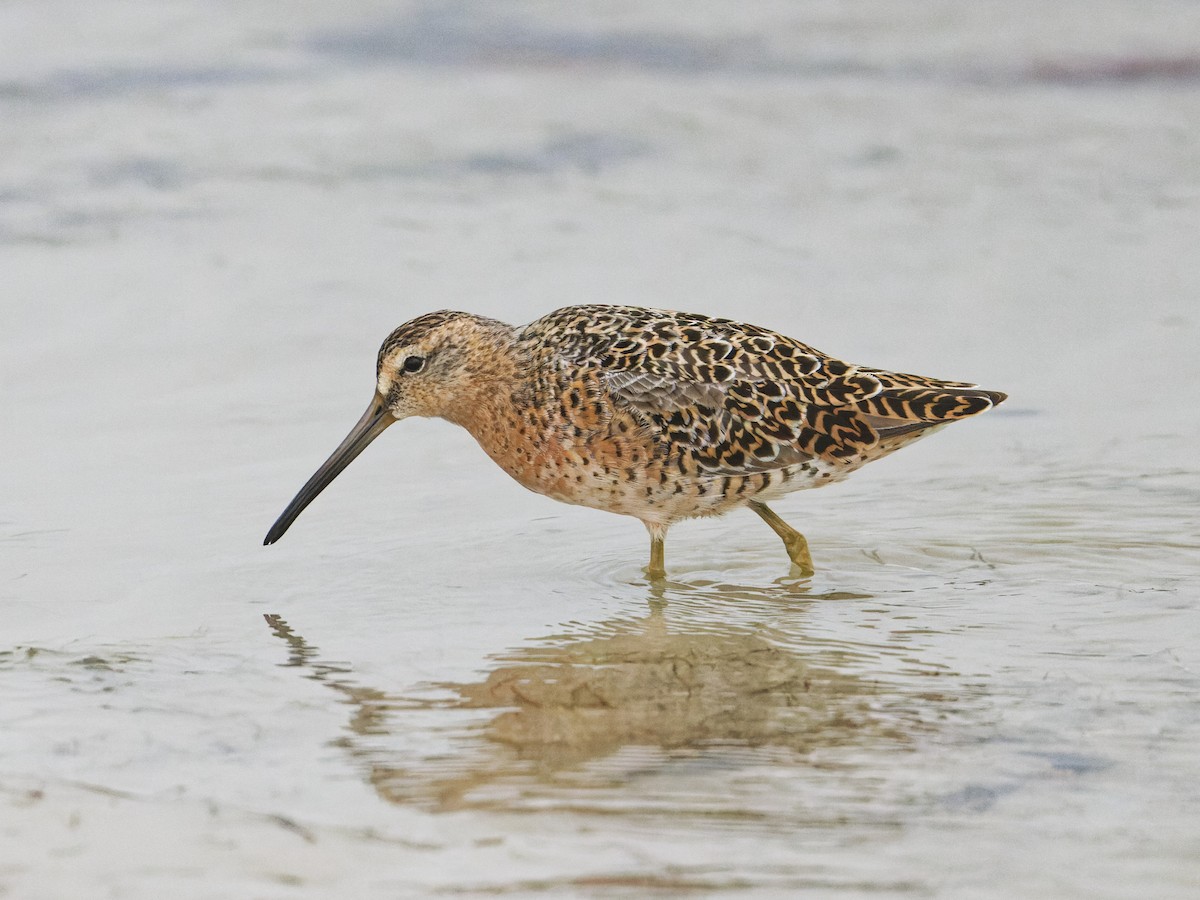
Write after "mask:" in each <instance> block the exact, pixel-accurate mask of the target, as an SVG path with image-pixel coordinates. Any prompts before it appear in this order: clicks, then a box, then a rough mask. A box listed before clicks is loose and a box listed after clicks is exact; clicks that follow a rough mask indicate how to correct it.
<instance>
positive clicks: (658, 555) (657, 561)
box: [646, 524, 667, 580]
mask: <svg viewBox="0 0 1200 900" xmlns="http://www.w3.org/2000/svg"><path fill="white" fill-rule="evenodd" d="M646 530H647V531H649V532H650V565H648V566H646V577H647V578H649V579H651V580H656V579H659V578H666V577H667V570H666V568H665V567H664V565H663V541H664V540H665V539H666V536H667V529H666V528H663V527H662V526H661V525H650V524H647V525H646Z"/></svg>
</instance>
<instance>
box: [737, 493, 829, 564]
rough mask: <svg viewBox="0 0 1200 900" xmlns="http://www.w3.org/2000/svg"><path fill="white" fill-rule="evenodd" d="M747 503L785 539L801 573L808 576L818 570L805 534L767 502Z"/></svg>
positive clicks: (793, 561) (788, 550) (789, 553)
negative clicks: (786, 520)
mask: <svg viewBox="0 0 1200 900" xmlns="http://www.w3.org/2000/svg"><path fill="white" fill-rule="evenodd" d="M747 505H748V506H749V507H750V508H751V509H752V510H754V511H755V512H756V513H758V514H759V516H761V517H762V520H763V521H764V522H766V523H767V524H768V525H770V526H771V530H772V531H774V532H775V533H776V534H777V535H779V537H780V538H781V539H782V540H783V546H784V547H786V548H787V554H788V556H789V557H790V558H791V560H792V565H794V566H795V567H796V568H797V569H799V570H800V574H801V575H803V576H804V577H806V578H807V577H808V576H810V575H813V574H814V573H815V572H816V570H815V569H814V568H813V561H812V554H810V553H809V552H808V541H806V540H805V539H804V535H802V534H801V533H800V532H798V531H797V530H796V529H795V528H793V527H792V526H791V525H789V524H788V523H787V522H785V521H783V519H781V518H779V516H777V515H775V513H773V512H771V510H770V509H768V508H767V505H766V504H765V503H759V502H758V501H757V500H751V501H750V502H749V504H747Z"/></svg>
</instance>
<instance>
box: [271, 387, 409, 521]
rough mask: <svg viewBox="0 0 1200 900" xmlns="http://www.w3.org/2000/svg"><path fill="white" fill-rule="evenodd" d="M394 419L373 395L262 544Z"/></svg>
mask: <svg viewBox="0 0 1200 900" xmlns="http://www.w3.org/2000/svg"><path fill="white" fill-rule="evenodd" d="M395 421H396V417H395V416H393V415H392V414H391V412H389V411H388V408H387V406H386V405H385V404H384V402H383V398H382V397H380V396H379V394H376V395H375V399H374V400H372V401H371V405H370V406H368V407H367V411H366V412H365V413H363V417H362V418H361V419H359V420H358V424H357V425H355V426H354V427H353V428H352V429H350V433H349V434H348V435H346V439H345V440H344V441H342V442H341V443H340V444H338V448H337V449H336V450H334V451H333V454H332V455H331V456H330V457H329V459H327V460H325V462H324V463H322V464H321V468H319V469H317V471H316V472H315V473H314V474H313V477H312V478H310V479H308V483H307V484H305V485H304V487H302V488H300V493H298V494H297V495H296V496H295V497H293V498H292V502H291V503H289V504H288V505H287V509H285V510H284V511H283V513H282V515H280V517H279V518H278V519H276V520H275V524H274V525H272V526H271V530H270V531H268V532H267V536H266V538H265V539H264V540H263V544H264V545H266V544H273V543H275V542H276V541H277V540H279V539H280V538H281V537H283V533H284V532H285V531H287V530H288V528H289V527H290V526H291V524H292V523H293V522H295V521H296V517H297V516H298V515H300V513H302V512H304V507H306V506H308V504H310V503H312V502H313V500H315V499H316V496H317V494H319V493H321V491H323V490H325V488H326V487H328V486H329V482H331V481H333V479H335V478H337V477H338V475H339V474H341V471H342V469H344V468H346V466H348V465H350V463H351V462H353V461H354V457H356V456H358V454H360V453H362V452H363V450H364V449H366V446H367V444H369V443H371V441H373V440H375V438H377V437H379V435H381V434H382V433H383V431H384V429H385V428H387V427H388V426H389V425H391V424H392V423H393V422H395Z"/></svg>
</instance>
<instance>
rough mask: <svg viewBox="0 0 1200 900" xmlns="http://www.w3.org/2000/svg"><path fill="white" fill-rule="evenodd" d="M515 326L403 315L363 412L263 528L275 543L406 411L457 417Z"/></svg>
mask: <svg viewBox="0 0 1200 900" xmlns="http://www.w3.org/2000/svg"><path fill="white" fill-rule="evenodd" d="M512 339H513V329H512V327H511V326H509V325H505V324H504V323H503V322H497V321H496V320H495V319H487V318H484V317H482V316H475V315H471V314H470V313H463V312H453V311H450V310H442V311H440V312H433V313H427V314H426V315H423V316H419V317H418V318H416V319H413V320H412V321H411V322H406V323H404V324H403V325H401V326H400V327H399V328H397V329H396V330H395V331H393V332H392V333H391V334H389V335H388V336H387V339H386V340H385V341H384V342H383V346H381V347H380V348H379V356H378V358H377V360H376V365H375V396H374V397H373V398H372V399H371V404H370V406H368V407H367V411H366V412H365V413H363V415H362V418H360V419H359V420H358V423H357V424H356V425H355V426H354V427H353V428H352V429H351V430H350V433H349V434H348V435H346V438H345V440H343V441H342V442H341V444H339V445H338V447H337V449H336V450H334V451H333V453H332V455H331V456H330V457H329V459H327V460H326V461H325V462H324V463H323V464H322V465H321V467H320V468H319V469H317V471H316V472H315V473H314V474H313V476H312V478H310V479H309V480H308V483H307V484H305V485H304V487H302V488H301V489H300V492H299V493H298V494H296V496H295V498H294V499H293V500H292V502H291V503H289V504H288V506H287V508H286V509H285V510H284V511H283V513H282V514H281V515H280V516H279V519H278V520H277V521H276V522H275V524H274V525H272V526H271V530H270V531H269V532H267V537H266V539H265V540H264V541H263V543H264V544H273V543H275V542H276V541H277V540H279V539H280V538H281V537H283V533H284V532H285V531H287V529H288V527H289V526H290V525H291V524H292V522H294V521H295V520H296V517H297V516H299V515H300V513H301V512H303V511H304V508H305V507H306V506H308V504H309V503H311V502H312V501H313V500H314V499H315V498H316V496H317V495H318V494H319V493H321V491H323V490H324V489H325V488H326V487H327V486H328V485H329V483H330V482H331V481H333V479H334V478H336V477H337V476H338V475H339V474H340V473H341V471H342V470H343V469H345V468H346V466H348V465H350V463H351V462H352V461H353V460H354V458H355V457H357V456H358V454H360V453H362V451H363V450H364V449H365V448H366V446H367V445H368V444H369V443H371V441H373V440H375V438H377V437H378V436H379V435H380V434H382V433H383V432H384V430H385V429H387V427H388V426H389V425H392V424H393V423H395V422H398V421H400V420H401V419H407V418H409V417H410V416H441V417H443V418H447V419H450V420H452V421H462V420H463V418H464V417H466V416H468V415H469V412H470V409H469V408H470V406H471V404H472V403H473V402H476V400H477V398H478V397H479V396H480V394H481V391H486V390H487V387H488V384H489V382H490V381H491V379H492V378H493V377H494V376H495V375H496V374H497V370H498V368H500V369H504V368H508V369H511V363H509V364H508V365H507V366H504V365H499V366H498V361H499V360H504V359H507V358H508V356H507V351H508V350H509V348H510V346H511V342H512Z"/></svg>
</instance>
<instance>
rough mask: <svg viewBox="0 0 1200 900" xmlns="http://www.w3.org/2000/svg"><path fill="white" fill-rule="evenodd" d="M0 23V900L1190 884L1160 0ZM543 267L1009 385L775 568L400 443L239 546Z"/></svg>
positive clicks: (1189, 54)
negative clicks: (383, 380)
mask: <svg viewBox="0 0 1200 900" xmlns="http://www.w3.org/2000/svg"><path fill="white" fill-rule="evenodd" d="M67 23H71V24H70V25H69V26H68V25H67ZM0 33H3V34H5V36H6V52H5V53H4V54H2V55H0V121H3V122H4V123H5V124H4V126H3V127H0V261H2V263H3V272H4V286H3V291H2V292H0V297H2V298H3V299H2V301H0V304H2V307H0V308H2V309H3V312H4V315H3V328H0V384H2V385H3V399H4V406H3V409H4V415H5V419H6V425H5V427H4V428H3V429H2V430H0V458H2V459H3V462H4V464H3V466H0V584H2V586H0V690H2V695H3V697H4V702H3V704H0V895H4V896H7V895H11V896H13V897H22V898H59V897H64V896H105V897H120V898H150V897H160V896H163V895H164V894H168V893H169V894H170V895H171V896H173V897H197V898H199V897H225V896H239V897H243V896H252V897H314V898H315V897H328V896H363V897H370V896H387V897H397V896H428V895H432V894H438V893H451V894H462V895H468V896H471V895H493V894H502V895H515V896H526V895H534V896H572V897H573V896H604V897H609V896H646V895H648V894H651V893H668V892H669V893H677V894H696V895H707V894H710V893H713V894H716V893H723V894H729V895H732V896H737V895H741V894H746V895H755V896H794V895H796V894H797V893H799V892H803V893H804V896H806V897H856V896H881V895H882V896H913V897H946V898H955V900H958V898H992V897H997V898H999V897H1029V896H1052V897H1062V898H1070V897H1080V898H1082V897H1087V898H1098V897H1099V898H1104V897H1113V898H1118V897H1120V898H1124V897H1129V896H1153V897H1156V898H1173V897H1180V898H1184V897H1192V896H1195V894H1196V891H1197V890H1198V889H1200V828H1198V827H1197V825H1196V810H1197V808H1200V788H1198V787H1197V784H1200V763H1197V761H1196V753H1195V747H1196V746H1197V744H1198V743H1200V651H1198V650H1197V647H1200V640H1198V638H1200V626H1198V625H1197V613H1198V603H1200V599H1198V598H1200V469H1198V467H1197V464H1196V446H1197V443H1198V438H1200V434H1198V432H1200V415H1197V414H1198V413H1200V402H1198V401H1197V400H1196V398H1195V396H1194V392H1193V390H1192V385H1194V384H1196V383H1197V381H1198V380H1200V354H1197V352H1196V348H1197V346H1200V341H1198V329H1200V314H1198V313H1197V311H1196V310H1197V306H1196V298H1197V296H1198V295H1200V261H1198V259H1200V258H1198V256H1197V253H1196V250H1195V248H1196V247H1197V246H1200V168H1198V167H1197V162H1196V149H1195V148H1196V146H1197V126H1196V125H1195V123H1196V122H1200V63H1198V62H1197V60H1200V48H1198V47H1197V46H1196V43H1195V40H1194V35H1196V34H1198V33H1200V9H1197V8H1196V7H1195V5H1194V4H1189V3H1183V2H1161V3H1160V2H1155V3H1150V4H1136V5H1135V4H1123V3H1116V2H1105V3H1101V4H1083V3H1074V2H1068V3H1064V4H1058V5H1056V6H1055V7H1054V8H1053V9H1052V10H1047V9H1046V8H1045V6H1044V5H1043V4H1033V3H1028V4H1026V3H1017V4H1012V3H1007V4H1000V3H984V4H970V5H965V4H957V3H948V2H947V3H935V2H922V3H918V4H909V5H907V6H905V7H904V8H903V9H901V8H899V7H896V6H895V5H894V4H886V3H874V2H870V3H862V4H857V5H855V6H854V7H853V8H852V9H849V10H848V9H847V8H845V7H844V6H843V5H833V4H802V5H796V4H785V3H766V4H757V5H755V6H754V7H753V8H752V9H747V8H738V9H734V8H733V7H728V8H726V7H724V6H719V5H713V6H709V5H703V6H700V7H695V8H693V9H692V10H691V11H690V12H689V13H688V14H687V15H683V14H681V13H680V11H679V9H678V7H677V6H675V5H673V4H666V3H642V4H637V5H633V6H623V7H614V8H613V9H612V10H611V11H608V12H606V13H605V14H604V15H600V14H599V13H593V14H591V15H589V14H587V13H585V12H584V11H582V10H574V9H567V8H558V7H553V6H546V5H541V4H534V3H515V4H511V5H505V6H503V7H496V6H494V5H487V4H472V3H463V4H451V5H445V6H434V5H420V4H411V5H409V4H402V5H400V6H396V5H394V4H384V3H369V2H359V3H353V4H349V5H346V4H342V5H339V6H338V8H337V9H336V10H335V9H334V8H333V7H326V6H321V5H313V6H306V7H298V8H293V9H291V10H290V11H289V14H288V15H287V16H286V17H281V16H280V14H279V11H278V9H277V8H276V7H275V6H269V5H267V4H260V3H242V4H236V5H233V4H230V5H224V6H220V7H214V6H211V5H205V4H198V3H194V2H180V3H176V4H170V5H164V4H150V3H145V2H131V3H128V4H123V5H120V6H119V7H112V6H111V5H108V6H105V7H104V8H101V7H93V6H89V5H86V4H80V3H78V2H66V0H64V2H50V3H36V4H35V3H32V2H17V3H10V4H7V5H6V6H5V7H4V8H3V9H2V10H0ZM580 302H622V303H635V304H641V305H657V306H666V307H672V308H680V309H692V310H697V311H703V312H707V313H711V314H718V315H727V316H731V317H734V318H740V319H744V320H747V321H751V322H755V323H758V324H762V325H766V326H770V327H774V328H777V329H779V330H781V331H784V332H786V333H788V334H792V335H794V336H796V337H798V338H800V339H801V340H804V341H806V342H808V343H811V344H813V345H815V346H817V347H819V348H821V349H823V350H826V351H828V352H830V353H834V354H836V355H839V356H841V357H843V358H846V359H849V360H852V361H855V362H861V363H864V364H869V365H876V366H883V367H889V368H894V369H898V370H901V371H915V372H922V373H926V374H930V375H935V376H940V377H945V378H953V379H962V380H971V381H977V382H979V383H980V384H982V385H984V386H986V387H989V388H994V389H999V390H1005V391H1007V392H1008V393H1009V394H1010V395H1011V399H1010V400H1009V401H1008V402H1007V403H1006V404H1005V405H1004V406H1003V407H1001V408H1000V409H998V410H996V411H994V412H992V413H989V414H988V415H987V416H984V417H981V418H980V419H978V420H973V421H969V422H964V423H962V424H960V425H955V426H954V427H953V428H950V429H946V430H945V431H943V432H941V433H939V434H937V435H935V436H933V437H930V438H929V439H928V440H927V441H922V442H921V443H920V444H918V445H916V446H914V447H912V448H911V449H906V450H905V451H903V452H902V453H900V454H898V455H896V456H895V457H892V458H889V459H887V460H885V461H882V462H880V463H878V464H876V465H873V466H871V467H869V468H868V469H866V470H864V471H863V472H860V473H858V474H857V475H855V476H854V478H852V479H851V480H850V481H849V482H847V483H846V484H844V485H838V486H834V487H831V488H828V489H825V490H821V491H812V492H807V493H800V494H795V495H792V496H791V497H790V498H788V499H787V500H785V501H783V502H781V503H780V504H779V505H778V510H779V512H780V513H781V515H783V516H784V517H785V518H786V519H788V520H789V521H790V522H792V523H793V524H795V525H797V527H799V528H801V530H803V531H804V532H805V533H806V534H807V536H808V538H809V541H810V543H811V546H812V550H813V555H814V558H815V560H816V564H817V568H818V572H817V575H816V576H815V577H814V578H812V579H810V580H802V579H796V578H793V577H791V576H789V573H788V571H787V566H786V562H787V560H786V557H785V556H784V554H783V552H782V549H781V548H780V546H779V543H778V541H777V539H776V538H775V536H774V535H773V534H771V533H770V531H769V530H768V529H766V528H765V527H764V526H763V525H762V523H761V522H760V521H759V520H758V519H757V518H756V517H754V516H752V515H750V514H749V513H736V514H732V515H730V516H727V517H725V518H723V519H720V520H711V521H702V522H694V523H685V524H683V525H681V526H679V527H677V528H675V529H673V530H672V532H671V535H670V539H669V540H668V543H667V568H668V572H669V576H670V577H669V580H668V581H667V583H666V584H663V585H658V586H652V585H649V584H647V583H646V581H645V579H644V578H643V576H642V573H641V567H642V566H643V565H644V563H645V556H646V552H647V548H646V546H645V545H646V538H645V532H644V530H643V529H642V528H641V526H640V525H639V524H638V523H636V522H634V521H633V520H625V519H620V518H617V517H612V516H606V515H603V514H600V513H596V512H593V511H589V510H583V509H575V508H570V507H566V506H561V505H558V504H555V503H553V502H551V501H549V500H546V499H544V498H541V497H537V496H534V495H531V494H528V493H525V492H524V491H522V489H521V488H519V487H518V486H517V485H515V484H514V483H512V482H510V481H508V480H507V478H506V476H504V475H503V473H501V472H500V471H498V470H496V469H495V468H494V467H493V466H492V465H491V464H490V463H489V462H488V461H487V460H486V458H485V457H484V456H483V454H482V453H481V452H480V451H479V449H478V447H476V446H475V445H474V444H473V442H472V441H471V439H470V438H469V437H468V436H467V435H466V434H465V433H463V432H461V431H458V430H456V429H454V428H453V427H452V426H449V425H447V424H445V423H440V422H428V421H408V422H405V423H402V424H401V425H399V426H397V427H396V428H394V429H391V430H390V431H389V433H388V434H387V435H385V436H384V437H383V438H381V439H380V441H378V442H377V446H373V447H372V448H370V450H369V451H368V452H367V453H365V454H364V455H363V457H362V458H361V459H359V460H358V461H357V462H355V464H354V465H353V466H352V467H351V468H350V469H349V470H348V471H347V472H346V473H345V474H344V475H343V476H341V477H340V478H339V479H338V481H337V482H336V484H335V485H333V486H332V487H331V488H330V489H329V490H328V491H327V492H326V493H325V494H324V495H322V497H321V498H320V499H319V500H318V501H317V502H316V503H314V504H313V506H312V507H311V508H310V509H309V510H308V511H307V512H306V513H305V515H304V516H303V517H302V518H301V519H300V520H299V521H298V522H297V524H296V525H295V526H294V527H293V529H292V530H291V531H290V532H289V533H288V535H287V537H286V538H285V539H284V540H283V541H282V542H281V543H280V544H279V545H277V546H272V547H268V548H264V547H262V546H260V542H261V540H262V535H263V534H264V533H265V531H266V528H267V527H268V526H269V525H270V523H271V521H272V520H273V519H274V517H275V516H276V515H277V514H278V512H279V510H280V509H282V507H283V505H284V504H285V503H286V502H287V500H288V499H289V498H290V497H291V496H292V495H293V493H294V492H295V490H296V489H297V488H298V487H299V486H300V484H302V483H303V481H304V479H305V478H307V477H308V475H309V474H310V473H311V472H312V470H313V469H314V468H315V466H316V465H317V464H318V463H319V462H320V461H321V460H323V459H324V458H325V456H326V455H327V454H328V452H329V451H330V450H331V449H332V448H333V446H334V445H335V444H336V443H337V441H338V440H340V439H341V437H342V436H343V435H344V433H345V432H346V430H347V429H348V428H349V426H350V425H351V424H352V423H353V421H354V419H355V417H356V416H357V415H358V414H359V413H360V412H361V408H362V407H363V405H364V404H365V403H366V401H367V399H368V398H369V396H370V391H371V388H372V380H373V371H372V366H373V362H374V354H375V351H376V349H377V347H378V344H379V341H380V340H381V339H382V338H383V336H384V335H385V334H386V333H387V332H388V331H389V330H390V329H391V328H392V327H393V326H395V325H396V324H398V323H400V322H402V321H404V320H406V319H408V318H411V317H412V316H414V315H417V314H419V313H421V312H425V311H428V310H431V309H437V308H442V307H450V308H462V309H469V310H472V311H475V312H479V313H483V314H486V315H491V316H495V317H498V318H502V319H506V320H508V321H513V322H523V321H528V320H530V319H533V318H535V317H537V316H539V315H541V314H543V313H545V312H547V311H549V310H551V309H553V308H555V307H557V306H561V305H564V304H567V303H580Z"/></svg>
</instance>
